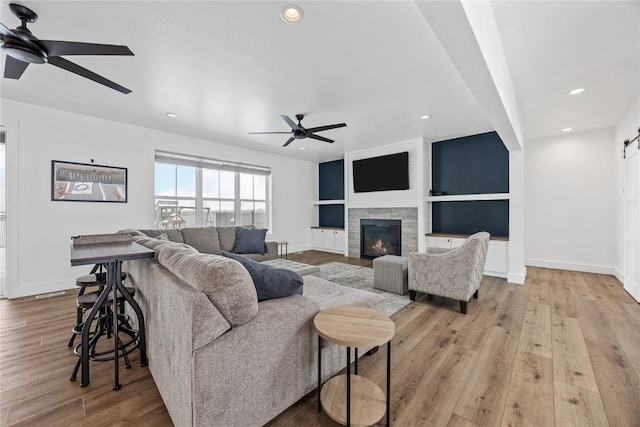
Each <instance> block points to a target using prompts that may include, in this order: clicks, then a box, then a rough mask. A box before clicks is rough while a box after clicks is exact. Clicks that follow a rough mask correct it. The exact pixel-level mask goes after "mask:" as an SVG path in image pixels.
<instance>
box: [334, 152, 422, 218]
mask: <svg viewBox="0 0 640 427" xmlns="http://www.w3.org/2000/svg"><path fill="white" fill-rule="evenodd" d="M423 147H424V141H423V140H422V139H414V140H411V141H404V142H397V143H395V144H389V145H385V146H382V147H376V148H372V149H368V150H359V151H351V152H349V153H346V154H345V156H344V161H345V181H347V182H346V185H347V189H348V191H347V204H348V207H350V208H384V207H418V205H420V204H421V203H420V202H421V201H422V197H421V196H422V194H423V176H424V167H425V166H424V165H423V164H422V157H423V155H422V150H423ZM403 151H408V152H409V189H408V190H398V191H375V192H371V193H354V191H353V182H352V179H351V178H352V177H353V163H352V162H353V161H354V160H359V159H366V158H368V157H377V156H384V155H387V154H394V153H400V152H403ZM380 173H393V171H380Z"/></svg>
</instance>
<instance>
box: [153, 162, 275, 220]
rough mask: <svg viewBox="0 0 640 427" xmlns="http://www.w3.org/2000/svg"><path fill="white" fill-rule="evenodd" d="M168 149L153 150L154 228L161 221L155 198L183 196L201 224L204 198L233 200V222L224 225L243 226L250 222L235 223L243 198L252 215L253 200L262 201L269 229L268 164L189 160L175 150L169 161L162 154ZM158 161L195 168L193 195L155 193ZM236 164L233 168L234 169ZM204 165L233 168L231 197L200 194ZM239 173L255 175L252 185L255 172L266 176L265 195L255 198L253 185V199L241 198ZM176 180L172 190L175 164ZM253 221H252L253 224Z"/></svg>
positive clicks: (230, 169) (164, 198)
mask: <svg viewBox="0 0 640 427" xmlns="http://www.w3.org/2000/svg"><path fill="white" fill-rule="evenodd" d="M159 153H161V159H160V160H159V159H158V154H159ZM166 154H169V153H166V152H158V151H156V156H155V157H154V162H153V164H154V168H153V185H154V188H153V190H154V191H153V193H154V196H153V213H154V215H153V218H154V226H155V227H157V228H160V224H159V220H158V215H157V202H158V200H175V201H176V202H179V201H180V200H185V201H194V202H195V206H194V209H195V218H194V221H195V225H194V226H195V227H204V226H207V225H209V224H205V221H206V219H207V218H205V214H204V210H205V202H218V203H221V202H232V203H233V207H234V210H233V211H234V224H227V225H226V226H242V225H251V224H238V221H240V222H241V221H242V202H251V203H254V209H253V212H254V214H253V216H252V218H253V219H255V203H264V204H265V220H264V227H265V228H266V229H268V230H270V229H271V208H272V206H271V197H270V195H271V170H270V168H267V167H263V166H253V165H245V164H241V163H235V162H224V161H221V160H214V159H203V158H201V157H194V158H193V160H192V164H189V163H191V162H190V161H189V158H190V156H188V155H184V154H175V155H176V156H179V157H177V159H176V160H177V161H176V162H171V159H170V158H169V159H166V158H164V156H163V155H166ZM207 162H211V163H212V164H219V165H220V166H219V167H212V166H209V167H207ZM158 163H162V164H168V165H172V166H176V167H177V166H188V167H193V168H195V173H196V176H195V181H196V182H195V197H190V196H166V195H158V194H155V192H156V191H155V190H156V179H157V176H156V164H158ZM228 165H231V166H230V168H229V169H227V168H225V166H228ZM234 168H235V170H234ZM204 169H210V170H217V171H219V172H223V171H229V172H233V174H234V198H233V199H230V198H228V197H217V198H215V197H205V196H204V195H203V170H204ZM252 169H255V171H260V173H255V172H254V173H252ZM264 171H268V173H265V172H264ZM240 174H248V175H252V176H253V177H254V182H253V185H254V186H255V177H256V176H264V177H265V180H264V181H265V189H264V194H265V198H264V199H256V198H255V187H254V189H253V196H254V198H252V199H246V198H245V199H243V198H240V192H241V190H240ZM175 179H176V184H175V192H176V194H177V190H178V189H177V168H176V178H175ZM218 195H220V192H219V191H218ZM253 225H255V224H253ZM216 226H225V225H220V224H216Z"/></svg>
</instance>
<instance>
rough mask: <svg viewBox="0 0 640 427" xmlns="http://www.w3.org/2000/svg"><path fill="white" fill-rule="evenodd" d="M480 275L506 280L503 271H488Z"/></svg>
mask: <svg viewBox="0 0 640 427" xmlns="http://www.w3.org/2000/svg"><path fill="white" fill-rule="evenodd" d="M482 274H483V275H484V276H491V277H500V278H502V279H506V278H507V274H506V273H505V272H503V271H489V270H485V271H483V272H482Z"/></svg>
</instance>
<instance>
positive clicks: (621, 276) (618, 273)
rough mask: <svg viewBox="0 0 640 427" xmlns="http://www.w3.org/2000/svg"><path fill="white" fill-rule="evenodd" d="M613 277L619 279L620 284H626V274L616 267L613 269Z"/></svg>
mask: <svg viewBox="0 0 640 427" xmlns="http://www.w3.org/2000/svg"><path fill="white" fill-rule="evenodd" d="M613 275H614V276H616V279H618V280H619V281H620V283H624V274H622V271H620V270H618V269H617V268H616V267H614V268H613Z"/></svg>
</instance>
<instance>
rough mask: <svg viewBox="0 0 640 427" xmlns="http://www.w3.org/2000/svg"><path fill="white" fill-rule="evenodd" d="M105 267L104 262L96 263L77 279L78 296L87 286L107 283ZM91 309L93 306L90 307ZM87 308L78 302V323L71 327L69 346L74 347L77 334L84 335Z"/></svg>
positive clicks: (82, 293) (122, 277)
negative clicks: (83, 327)
mask: <svg viewBox="0 0 640 427" xmlns="http://www.w3.org/2000/svg"><path fill="white" fill-rule="evenodd" d="M104 269H105V267H104V265H103V264H96V265H94V266H93V268H92V269H91V272H90V273H89V274H87V275H85V276H80V277H78V278H77V279H76V286H78V288H79V289H78V297H81V296H83V295H84V293H85V292H86V289H87V288H91V287H95V286H98V287H99V288H100V290H102V287H103V286H104V285H105V284H106V280H107V273H106V271H103V270H104ZM120 277H121V279H122V280H125V279H126V278H127V273H125V272H123V273H122V275H121V276H120ZM89 309H91V307H89ZM84 311H85V309H84V308H81V307H79V306H78V304H76V324H75V326H74V327H73V329H71V338H70V339H69V343H68V344H67V346H68V347H73V342H74V341H75V339H76V336H78V335H82V326H83V325H84V321H83V314H84Z"/></svg>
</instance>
